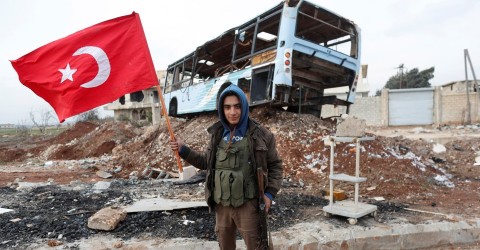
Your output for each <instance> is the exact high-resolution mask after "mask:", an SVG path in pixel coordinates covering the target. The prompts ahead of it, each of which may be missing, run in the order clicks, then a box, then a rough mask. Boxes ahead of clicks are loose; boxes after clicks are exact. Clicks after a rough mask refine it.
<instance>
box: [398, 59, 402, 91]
mask: <svg viewBox="0 0 480 250" xmlns="http://www.w3.org/2000/svg"><path fill="white" fill-rule="evenodd" d="M397 69H399V70H401V71H400V84H399V87H398V88H399V89H401V88H402V85H403V63H402V64H400V65H399V66H398V68H397Z"/></svg>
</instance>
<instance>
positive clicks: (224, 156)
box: [216, 147, 239, 169]
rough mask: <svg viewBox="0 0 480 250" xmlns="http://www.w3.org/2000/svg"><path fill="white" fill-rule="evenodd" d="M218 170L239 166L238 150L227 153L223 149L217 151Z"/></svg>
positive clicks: (234, 149)
mask: <svg viewBox="0 0 480 250" xmlns="http://www.w3.org/2000/svg"><path fill="white" fill-rule="evenodd" d="M216 156H217V162H216V168H217V169H231V168H238V166H239V152H238V149H236V148H231V149H229V150H228V151H225V149H223V148H220V147H219V148H218V149H217V155H216Z"/></svg>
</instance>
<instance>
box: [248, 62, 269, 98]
mask: <svg viewBox="0 0 480 250" xmlns="http://www.w3.org/2000/svg"><path fill="white" fill-rule="evenodd" d="M271 69H272V67H266V68H261V69H256V70H254V71H253V72H252V87H251V94H250V102H251V103H252V104H254V103H255V102H262V101H267V100H269V99H270V91H271V89H272V77H273V72H272V70H271Z"/></svg>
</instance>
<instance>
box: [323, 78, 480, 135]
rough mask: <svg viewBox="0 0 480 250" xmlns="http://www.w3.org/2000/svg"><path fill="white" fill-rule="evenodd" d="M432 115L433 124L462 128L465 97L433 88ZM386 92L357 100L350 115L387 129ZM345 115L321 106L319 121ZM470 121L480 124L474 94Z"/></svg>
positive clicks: (479, 108) (341, 109)
mask: <svg viewBox="0 0 480 250" xmlns="http://www.w3.org/2000/svg"><path fill="white" fill-rule="evenodd" d="M434 91H435V93H434V103H433V106H434V108H433V110H434V113H433V114H432V115H433V117H434V119H433V121H434V123H435V124H437V125H440V124H465V123H466V122H467V96H466V93H451V92H449V91H442V89H441V88H439V87H438V88H435V90H434ZM388 95H389V94H388V90H387V89H384V90H382V95H381V96H369V97H362V98H356V100H355V103H354V104H353V105H352V106H351V107H350V115H351V116H355V117H357V118H359V119H365V121H366V123H367V125H368V126H388V116H389V110H388V106H389V105H388V102H389V98H388ZM344 113H345V107H343V106H338V107H334V106H333V105H324V106H323V107H322V117H330V116H338V115H340V114H344ZM470 119H471V122H472V123H478V122H480V101H479V98H478V95H477V93H470Z"/></svg>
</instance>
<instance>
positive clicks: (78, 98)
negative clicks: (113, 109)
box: [11, 12, 158, 122]
mask: <svg viewBox="0 0 480 250" xmlns="http://www.w3.org/2000/svg"><path fill="white" fill-rule="evenodd" d="M11 63H12V66H13V67H14V68H15V70H16V71H17V73H18V76H19V79H20V82H22V83H23V84H24V85H25V86H27V87H28V88H30V89H31V90H32V91H33V92H35V94H37V95H38V96H40V97H42V98H43V99H44V100H45V101H47V102H48V103H49V104H50V105H51V106H52V107H53V109H54V110H55V112H56V113H57V116H58V119H59V120H60V122H63V121H64V120H65V119H66V118H68V117H71V116H74V115H77V114H79V113H82V112H85V111H87V110H90V109H93V108H95V107H98V106H100V105H103V104H106V103H109V102H113V101H115V100H116V99H118V98H120V97H121V96H123V95H125V94H128V93H132V92H135V91H139V90H144V89H147V88H150V87H152V86H155V85H156V84H158V79H157V75H156V73H155V68H154V66H153V61H152V57H151V55H150V51H149V49H148V44H147V40H146V38H145V33H144V32H143V28H142V23H141V21H140V16H139V15H138V14H137V13H135V12H134V13H132V14H131V15H127V16H122V17H118V18H114V19H111V20H108V21H105V22H102V23H99V24H96V25H93V26H91V27H89V28H86V29H83V30H81V31H78V32H76V33H74V34H72V35H69V36H67V37H65V38H62V39H59V40H56V41H54V42H51V43H49V44H47V45H44V46H42V47H40V48H38V49H36V50H34V51H32V52H30V53H28V54H26V55H24V56H22V57H21V58H19V59H17V60H12V61H11Z"/></svg>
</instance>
